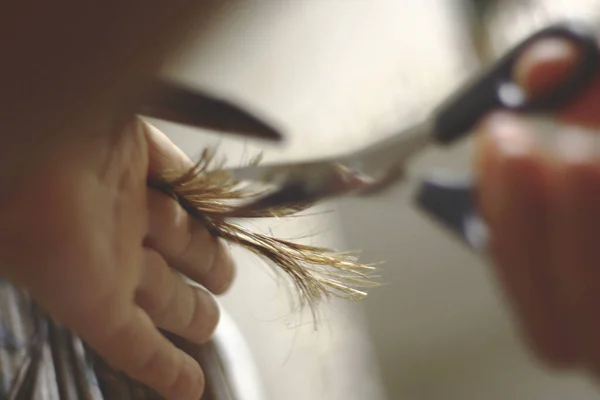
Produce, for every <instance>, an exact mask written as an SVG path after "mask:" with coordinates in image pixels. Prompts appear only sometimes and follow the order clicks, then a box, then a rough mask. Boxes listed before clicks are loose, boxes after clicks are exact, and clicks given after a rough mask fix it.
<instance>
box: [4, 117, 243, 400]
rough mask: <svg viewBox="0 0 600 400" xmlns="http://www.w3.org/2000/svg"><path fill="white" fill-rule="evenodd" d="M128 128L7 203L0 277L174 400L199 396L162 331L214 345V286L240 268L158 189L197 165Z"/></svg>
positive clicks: (193, 376) (68, 157)
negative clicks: (159, 179)
mask: <svg viewBox="0 0 600 400" xmlns="http://www.w3.org/2000/svg"><path fill="white" fill-rule="evenodd" d="M126 129H127V132H125V133H124V134H123V135H119V136H118V138H117V139H113V140H107V139H106V138H100V139H98V140H97V141H95V142H93V143H89V144H86V146H83V147H79V148H77V149H76V150H75V149H73V150H72V151H69V152H64V153H63V154H62V155H61V156H60V157H57V158H56V159H55V160H54V162H53V163H52V164H51V165H47V166H46V168H45V169H44V170H43V171H39V172H38V174H37V175H36V177H35V179H31V180H29V181H28V182H26V183H24V184H22V185H21V187H20V189H19V190H18V191H15V192H13V193H11V195H10V196H8V197H5V198H3V199H2V200H1V201H0V206H1V210H0V250H1V251H0V266H1V268H0V273H2V274H3V275H5V276H7V277H8V278H9V279H11V280H12V281H13V282H15V283H16V284H17V285H19V286H20V287H23V288H25V289H27V290H28V291H29V292H30V293H31V294H32V296H33V297H34V298H35V299H36V300H37V301H38V302H39V304H40V305H41V307H42V308H44V309H45V310H46V311H48V312H49V313H50V314H51V315H52V316H53V317H54V318H56V319H57V320H58V321H59V322H62V323H63V324H64V325H66V326H67V327H69V328H71V329H72V330H73V331H75V332H77V333H79V334H80V335H81V336H82V338H83V339H84V340H86V341H87V342H88V343H89V344H90V345H91V346H92V347H94V348H95V349H96V350H97V351H98V352H99V354H100V355H101V356H103V358H105V359H106V360H107V361H108V362H109V363H110V364H112V365H113V367H115V368H117V369H120V370H123V371H124V372H126V373H127V374H129V375H130V376H132V377H133V378H136V379H139V380H141V381H143V382H144V383H146V384H148V385H149V386H151V387H153V388H155V389H156V390H158V391H159V392H160V393H162V394H163V395H164V396H166V397H167V399H170V400H184V399H190V400H192V399H193V400H198V399H199V398H200V395H201V392H202V389H203V384H204V382H203V377H202V372H201V370H200V367H199V365H198V364H197V363H196V362H195V361H194V360H193V359H192V358H191V357H189V356H188V355H187V354H185V353H184V352H182V351H180V350H179V349H177V348H175V347H174V346H173V345H172V344H171V343H170V342H169V341H167V340H166V339H165V338H164V337H163V336H162V335H161V334H160V333H159V331H158V329H157V327H160V328H163V329H165V330H168V331H171V332H173V333H175V334H178V335H180V336H182V337H185V338H187V339H189V340H191V341H193V342H197V343H202V342H205V341H206V340H208V339H209V338H210V336H211V334H212V332H213V330H214V329H215V326H216V324H217V322H218V319H219V308H218V306H217V303H216V301H215V299H214V298H213V296H212V295H211V294H210V293H209V291H208V290H210V291H212V292H213V293H216V294H219V293H223V292H224V291H225V290H226V288H227V287H228V286H229V284H230V283H231V281H232V279H233V272H234V269H233V262H232V259H231V257H230V254H229V252H228V247H226V246H224V245H223V243H222V242H220V241H218V240H217V239H215V238H214V237H212V236H211V235H210V234H209V232H208V231H207V230H206V229H205V228H204V226H202V225H201V224H200V223H198V222H197V221H196V220H195V219H193V218H192V217H190V216H189V215H188V214H187V213H186V212H185V211H184V210H183V209H182V208H181V207H180V206H179V205H178V203H177V202H176V201H175V200H173V199H171V198H170V197H168V196H166V195H164V194H162V193H161V192H158V191H155V190H151V189H148V188H147V185H146V182H147V179H148V176H152V175H154V174H156V173H160V172H161V171H164V170H165V169H166V168H177V167H181V166H189V163H190V161H189V160H188V159H187V158H186V157H185V156H184V155H183V154H182V153H181V152H180V151H179V150H178V149H177V148H176V147H175V146H174V145H173V144H172V143H171V142H170V141H169V140H168V139H167V138H166V137H165V136H164V135H163V134H162V133H160V132H159V131H157V130H156V129H154V128H152V127H151V126H149V125H147V124H145V123H142V122H140V121H136V122H134V123H131V124H130V125H128V127H127V128H126ZM182 274H183V275H185V276H187V277H189V278H191V279H192V280H193V281H195V282H198V283H200V284H202V285H203V287H201V286H199V285H193V286H191V285H190V284H188V282H187V281H186V280H185V279H184V278H183V275H182ZM204 287H205V288H207V289H208V290H206V289H204Z"/></svg>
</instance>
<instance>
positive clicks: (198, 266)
mask: <svg viewBox="0 0 600 400" xmlns="http://www.w3.org/2000/svg"><path fill="white" fill-rule="evenodd" d="M148 210H149V219H150V221H149V233H148V238H147V240H146V244H147V245H148V246H150V247H152V248H154V249H156V250H157V251H158V252H159V253H161V254H162V255H163V257H164V258H165V260H166V261H167V263H168V264H169V265H170V266H171V267H173V268H176V269H177V270H178V271H180V272H181V273H183V274H185V275H186V276H187V277H189V278H190V279H192V280H194V281H196V282H198V283H200V284H202V285H203V286H204V287H206V288H207V289H208V290H210V291H211V292H213V293H215V294H222V293H224V292H225V291H226V290H227V289H228V288H229V286H230V285H231V283H232V282H233V279H234V276H235V267H234V262H233V258H232V256H231V253H230V251H229V248H228V247H227V246H226V245H225V243H224V242H223V241H222V240H220V239H218V238H215V237H214V236H213V235H212V234H211V233H210V232H209V231H208V230H207V229H206V227H204V225H202V224H201V223H200V222H199V221H197V220H196V219H195V218H193V217H191V216H190V215H189V214H188V213H187V212H186V211H185V210H184V209H183V208H181V206H180V205H179V204H178V203H177V202H176V201H175V200H173V199H172V198H170V197H169V196H167V195H165V194H163V193H161V192H159V191H156V190H150V191H149V194H148Z"/></svg>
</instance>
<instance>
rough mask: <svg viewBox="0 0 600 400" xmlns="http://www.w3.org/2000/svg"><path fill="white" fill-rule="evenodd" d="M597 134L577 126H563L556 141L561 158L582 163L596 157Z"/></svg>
mask: <svg viewBox="0 0 600 400" xmlns="http://www.w3.org/2000/svg"><path fill="white" fill-rule="evenodd" d="M599 140H600V139H599V134H598V133H596V132H593V131H590V130H588V129H584V128H579V127H568V128H565V129H564V130H563V131H561V133H560V134H559V136H558V138H557V141H556V147H557V148H556V150H557V154H558V156H559V157H560V158H561V160H563V161H565V162H567V163H572V164H576V163H583V162H588V161H592V160H594V159H595V158H597V157H598V150H599V148H598V147H599Z"/></svg>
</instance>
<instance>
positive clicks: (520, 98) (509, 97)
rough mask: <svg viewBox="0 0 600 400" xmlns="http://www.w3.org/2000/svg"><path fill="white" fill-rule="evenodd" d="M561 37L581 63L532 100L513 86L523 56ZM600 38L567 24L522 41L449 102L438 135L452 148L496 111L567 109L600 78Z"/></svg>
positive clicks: (438, 117) (440, 113) (438, 120)
mask: <svg viewBox="0 0 600 400" xmlns="http://www.w3.org/2000/svg"><path fill="white" fill-rule="evenodd" d="M548 38H561V39H567V40H569V41H571V42H572V43H573V44H575V45H577V46H578V47H579V48H580V51H581V52H580V55H579V57H580V59H579V61H578V62H577V64H576V66H575V67H574V68H573V69H572V71H571V73H570V74H568V76H567V77H566V78H565V79H563V80H561V81H560V82H556V85H555V86H554V87H553V88H551V89H549V90H546V91H545V92H544V93H542V94H540V95H538V96H535V97H534V98H529V97H528V96H527V94H526V93H525V91H524V90H523V89H522V88H521V87H520V86H519V85H518V84H517V83H516V82H515V81H514V67H515V63H516V62H517V61H518V60H519V58H520V56H521V55H522V54H523V52H524V51H525V50H526V49H527V48H529V46H530V45H531V44H533V42H536V41H538V40H541V39H548ZM599 60H600V50H599V47H598V41H597V38H596V35H595V34H594V33H593V32H592V30H590V29H588V28H587V27H585V26H583V25H579V24H578V25H575V24H571V23H562V24H557V25H552V26H550V27H547V28H544V29H542V30H540V31H538V32H536V33H535V34H533V35H531V36H529V37H528V38H527V39H525V40H524V41H522V42H521V43H520V44H519V45H518V46H516V47H515V48H514V49H513V50H511V51H510V52H508V53H507V54H506V55H505V56H504V57H502V58H501V59H500V61H498V62H496V63H495V64H494V65H493V66H492V68H491V69H490V70H488V71H487V72H486V73H484V74H483V75H481V76H480V77H479V78H478V79H476V80H475V81H474V82H473V83H471V84H470V85H467V86H466V87H465V88H464V89H463V90H460V91H459V92H457V93H456V94H455V95H454V96H452V97H451V98H450V99H448V100H447V101H446V102H445V103H444V104H442V106H440V108H438V110H437V112H436V113H435V114H434V126H435V128H434V129H435V132H434V136H435V138H436V139H437V141H438V142H439V143H440V144H450V143H452V142H453V141H455V140H457V139H460V138H462V137H463V136H465V135H466V134H468V133H469V132H470V131H471V130H472V129H473V128H474V127H475V125H476V124H477V123H478V122H479V121H480V120H481V118H482V117H484V116H485V115H486V114H488V113H489V112H491V111H494V110H498V109H504V110H511V111H517V112H528V113H531V112H551V111H555V110H557V109H560V108H562V107H564V106H566V105H567V104H568V103H569V102H570V101H571V100H573V99H574V98H575V97H576V96H577V95H578V94H579V93H580V92H581V91H582V90H584V89H585V88H586V87H587V86H588V85H589V84H590V83H591V82H592V80H593V79H594V78H595V76H596V74H597V73H598V65H599Z"/></svg>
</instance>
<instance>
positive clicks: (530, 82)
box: [514, 38, 600, 128]
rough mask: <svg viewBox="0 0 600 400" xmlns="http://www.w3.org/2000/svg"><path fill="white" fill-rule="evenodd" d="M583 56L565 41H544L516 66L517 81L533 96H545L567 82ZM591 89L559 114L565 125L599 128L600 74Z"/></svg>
mask: <svg viewBox="0 0 600 400" xmlns="http://www.w3.org/2000/svg"><path fill="white" fill-rule="evenodd" d="M581 57H582V54H581V51H580V49H579V48H578V47H577V45H575V44H573V43H571V42H569V41H568V40H566V39H558V38H557V39H545V40H542V41H540V42H538V43H535V44H533V45H532V46H531V47H530V48H529V49H527V50H526V51H525V52H524V53H523V55H522V56H521V58H520V59H519V61H518V62H517V64H516V66H515V71H514V73H515V79H516V81H517V83H518V84H519V85H521V87H523V88H524V89H525V90H526V91H527V93H528V94H529V95H530V96H532V97H535V96H538V95H543V93H544V92H545V91H547V90H551V89H552V88H553V87H554V86H555V85H556V82H560V81H561V80H564V79H565V78H566V77H567V75H568V74H570V73H571V72H572V70H573V68H576V67H577V63H578V62H579V61H580V59H581ZM598 72H599V73H598V76H597V77H596V79H595V80H594V81H592V83H591V84H590V86H589V87H588V88H587V89H586V90H585V91H584V92H583V93H581V95H579V96H578V97H577V98H576V99H575V100H574V101H573V102H571V103H570V104H568V105H567V107H565V108H564V109H562V110H560V111H559V112H558V117H559V118H560V119H561V120H563V121H564V122H568V123H574V124H577V125H584V126H587V127H593V128H600V112H599V111H600V71H598Z"/></svg>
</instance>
